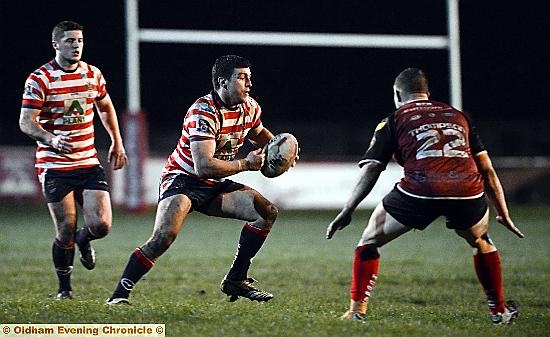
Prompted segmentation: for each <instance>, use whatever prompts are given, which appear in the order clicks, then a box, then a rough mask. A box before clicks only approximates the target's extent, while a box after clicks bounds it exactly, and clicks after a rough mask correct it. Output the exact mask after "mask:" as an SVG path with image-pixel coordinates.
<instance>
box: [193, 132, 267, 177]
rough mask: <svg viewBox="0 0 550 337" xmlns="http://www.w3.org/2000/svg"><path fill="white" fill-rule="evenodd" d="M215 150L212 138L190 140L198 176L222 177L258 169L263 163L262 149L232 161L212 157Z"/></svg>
mask: <svg viewBox="0 0 550 337" xmlns="http://www.w3.org/2000/svg"><path fill="white" fill-rule="evenodd" d="M215 150H216V141H215V140H213V139H207V140H195V141H191V155H192V156H193V162H194V164H195V173H196V174H197V175H198V176H199V177H201V178H224V177H228V176H230V175H233V174H237V173H239V172H243V171H258V170H259V169H260V168H261V167H262V165H263V163H264V158H265V155H264V154H263V153H261V151H262V149H256V150H255V151H251V152H250V153H248V155H247V156H246V158H245V159H240V160H232V161H226V160H220V159H217V158H214V153H215Z"/></svg>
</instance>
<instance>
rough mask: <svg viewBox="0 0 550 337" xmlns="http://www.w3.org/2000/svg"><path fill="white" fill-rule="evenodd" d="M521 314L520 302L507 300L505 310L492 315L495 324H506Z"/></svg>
mask: <svg viewBox="0 0 550 337" xmlns="http://www.w3.org/2000/svg"><path fill="white" fill-rule="evenodd" d="M518 316H519V303H518V302H516V301H512V300H510V301H506V303H505V304H504V312H497V313H496V314H494V315H491V321H492V322H493V324H494V325H506V324H509V323H510V322H511V321H512V320H514V319H516V318H517V317H518Z"/></svg>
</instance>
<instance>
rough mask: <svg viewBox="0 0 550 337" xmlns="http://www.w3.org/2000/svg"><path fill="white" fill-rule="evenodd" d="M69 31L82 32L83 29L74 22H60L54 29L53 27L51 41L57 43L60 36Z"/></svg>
mask: <svg viewBox="0 0 550 337" xmlns="http://www.w3.org/2000/svg"><path fill="white" fill-rule="evenodd" d="M70 30H80V31H84V27H83V26H82V25H81V24H79V23H76V22H74V21H61V22H60V23H58V24H57V25H55V27H53V30H52V41H56V42H59V39H61V36H62V35H63V33H64V32H67V31H70Z"/></svg>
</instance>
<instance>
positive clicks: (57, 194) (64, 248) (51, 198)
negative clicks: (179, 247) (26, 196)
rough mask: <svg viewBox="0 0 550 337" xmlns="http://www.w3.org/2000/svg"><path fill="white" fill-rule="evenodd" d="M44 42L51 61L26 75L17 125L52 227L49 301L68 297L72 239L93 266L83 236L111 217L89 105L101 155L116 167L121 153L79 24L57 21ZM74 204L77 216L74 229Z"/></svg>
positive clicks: (99, 230)
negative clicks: (99, 130) (102, 140)
mask: <svg viewBox="0 0 550 337" xmlns="http://www.w3.org/2000/svg"><path fill="white" fill-rule="evenodd" d="M52 45H53V48H54V50H55V57H54V59H53V60H51V61H49V62H48V63H46V64H44V65H43V66H41V67H40V68H38V69H36V70H35V71H34V72H33V73H32V74H30V75H29V77H28V78H27V81H26V83H25V90H24V93H23V101H22V104H21V113H20V118H19V126H20V128H21V131H23V132H24V133H25V134H26V135H28V136H29V137H30V138H32V139H34V140H36V143H37V144H38V147H37V150H36V164H35V166H36V168H37V172H38V178H39V181H40V183H41V184H42V192H43V194H44V197H45V199H46V201H47V203H48V209H49V211H50V215H51V217H52V219H53V222H54V225H55V231H56V234H55V240H54V242H53V246H52V255H53V262H54V266H55V271H56V273H57V277H58V279H59V289H58V292H57V299H70V298H72V287H71V274H72V271H73V259H74V250H75V249H74V244H75V242H76V245H77V246H78V248H79V252H80V261H81V262H82V264H83V265H84V267H85V268H86V269H90V270H91V269H94V267H95V263H96V261H95V251H94V249H93V248H92V246H91V245H90V241H92V240H96V239H100V238H103V237H105V236H106V235H107V234H108V233H109V230H110V228H111V222H112V213H111V212H112V211H111V200H110V195H109V185H108V183H107V179H106V177H105V172H104V169H103V167H102V166H101V165H100V162H99V160H98V157H97V151H96V149H95V145H94V121H93V119H94V111H95V110H97V113H98V115H99V117H100V119H101V122H102V124H103V126H104V127H105V129H106V130H107V132H108V133H109V136H110V138H111V142H112V143H111V146H110V148H109V154H108V160H109V162H110V163H111V164H112V167H113V169H115V170H118V169H120V168H122V167H123V166H124V165H125V164H126V162H127V160H128V158H127V157H126V153H125V151H124V145H123V143H122V137H121V135H120V130H119V126H118V121H117V114H116V111H115V108H114V106H113V103H112V101H111V98H110V97H109V94H108V93H107V89H106V82H105V79H104V77H103V75H102V73H101V71H100V70H99V69H98V68H96V67H94V66H92V65H91V64H88V63H86V62H84V61H81V57H82V51H83V48H84V37H83V27H82V26H81V25H80V24H78V23H76V22H72V21H62V22H59V23H58V24H57V25H55V27H54V28H53V31H52ZM75 202H78V203H79V204H80V205H81V207H82V211H83V214H84V226H83V228H81V229H78V230H77V206H76V203H75Z"/></svg>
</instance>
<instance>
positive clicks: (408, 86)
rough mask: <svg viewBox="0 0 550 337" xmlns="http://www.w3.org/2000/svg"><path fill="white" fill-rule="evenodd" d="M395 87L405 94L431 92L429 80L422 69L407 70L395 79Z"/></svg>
mask: <svg viewBox="0 0 550 337" xmlns="http://www.w3.org/2000/svg"><path fill="white" fill-rule="evenodd" d="M394 85H395V87H396V89H397V90H399V91H400V92H403V93H418V92H423V93H427V92H429V91H430V90H429V88H428V78H427V77H426V74H424V72H423V71H422V70H421V69H418V68H407V69H405V70H403V71H402V72H401V73H399V75H397V77H396V78H395V82H394Z"/></svg>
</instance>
